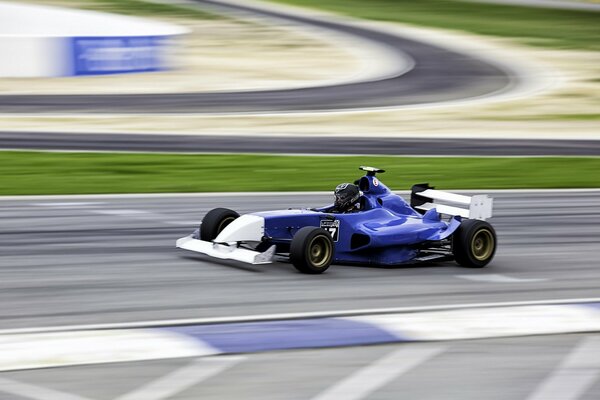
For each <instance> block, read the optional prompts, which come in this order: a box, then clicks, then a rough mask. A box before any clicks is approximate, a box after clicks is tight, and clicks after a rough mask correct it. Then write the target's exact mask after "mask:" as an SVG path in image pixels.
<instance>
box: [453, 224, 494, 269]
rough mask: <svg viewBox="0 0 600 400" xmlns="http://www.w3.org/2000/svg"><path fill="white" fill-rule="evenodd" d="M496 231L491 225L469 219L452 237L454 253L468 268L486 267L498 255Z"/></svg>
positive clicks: (456, 258) (458, 260) (459, 261)
mask: <svg viewBox="0 0 600 400" xmlns="http://www.w3.org/2000/svg"><path fill="white" fill-rule="evenodd" d="M496 243H497V240H496V231H495V230H494V228H493V227H492V225H490V224H489V223H487V222H485V221H479V220H476V219H467V220H464V221H463V222H461V224H460V226H459V227H458V229H457V230H456V232H454V234H453V235H452V253H453V254H454V259H455V260H456V262H457V263H459V264H460V265H462V266H463V267H467V268H482V267H485V266H486V265H487V264H488V263H489V262H490V261H492V258H494V254H495V253H496Z"/></svg>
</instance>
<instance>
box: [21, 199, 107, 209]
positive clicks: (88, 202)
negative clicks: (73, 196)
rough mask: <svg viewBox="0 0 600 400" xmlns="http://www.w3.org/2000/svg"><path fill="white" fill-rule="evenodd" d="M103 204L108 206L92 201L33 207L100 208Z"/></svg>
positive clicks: (37, 204) (44, 204) (34, 204)
mask: <svg viewBox="0 0 600 400" xmlns="http://www.w3.org/2000/svg"><path fill="white" fill-rule="evenodd" d="M102 204H106V202H99V201H94V202H90V201H86V202H84V201H79V202H75V201H72V202H56V203H33V204H31V205H32V206H37V207H60V208H71V207H74V208H76V207H90V206H99V205H102Z"/></svg>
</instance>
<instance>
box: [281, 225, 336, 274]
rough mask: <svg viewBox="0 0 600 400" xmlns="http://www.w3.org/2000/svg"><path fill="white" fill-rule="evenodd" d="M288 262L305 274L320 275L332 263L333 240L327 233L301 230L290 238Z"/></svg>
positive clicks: (309, 228)
mask: <svg viewBox="0 0 600 400" xmlns="http://www.w3.org/2000/svg"><path fill="white" fill-rule="evenodd" d="M290 261H291V262H292V264H293V265H294V267H296V269H297V270H298V271H300V272H302V273H305V274H321V273H323V272H325V270H327V268H329V266H330V265H331V262H332V261H333V239H332V238H331V235H330V234H329V232H327V231H325V230H323V229H321V228H317V227H313V226H305V227H304V228H301V229H300V230H299V231H298V232H297V233H296V235H294V237H293V238H292V243H291V245H290Z"/></svg>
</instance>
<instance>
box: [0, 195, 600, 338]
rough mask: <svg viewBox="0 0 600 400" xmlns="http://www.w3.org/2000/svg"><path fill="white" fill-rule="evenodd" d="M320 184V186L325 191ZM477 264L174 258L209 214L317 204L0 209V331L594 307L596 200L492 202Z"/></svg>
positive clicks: (12, 203) (272, 201)
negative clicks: (292, 315)
mask: <svg viewBox="0 0 600 400" xmlns="http://www.w3.org/2000/svg"><path fill="white" fill-rule="evenodd" d="M332 185H333V184H332ZM494 197H495V216H494V217H493V218H492V220H491V222H492V223H493V225H494V226H495V227H496V229H497V231H498V236H499V249H498V253H497V256H496V258H495V259H494V261H493V262H492V264H491V265H490V267H489V268H485V269H482V270H472V269H465V268H461V267H459V266H457V265H456V264H454V263H452V262H450V263H445V264H439V265H438V264H435V265H434V264H432V265H414V266H404V267H398V268H373V267H357V266H343V265H335V266H332V267H331V268H330V269H329V270H328V271H327V273H325V274H323V275H319V276H307V275H303V274H300V273H297V272H296V270H295V269H294V268H293V266H291V265H290V264H284V263H276V264H270V265H266V266H252V265H246V264H238V263H235V262H220V261H215V260H210V259H207V258H206V257H204V256H202V255H199V254H196V253H191V252H186V251H183V250H178V249H175V248H174V242H175V239H177V238H178V237H181V236H185V235H187V234H189V233H190V232H191V230H193V229H194V228H195V226H196V225H197V224H198V223H199V222H200V220H201V218H202V216H203V215H204V213H206V212H207V211H208V210H209V209H211V208H213V207H216V206H224V207H229V208H232V209H236V210H238V211H240V212H241V213H245V212H249V211H253V210H268V209H280V208H287V207H303V206H304V207H309V206H316V205H320V204H326V203H328V202H330V196H329V195H319V196H317V195H284V196H275V197H273V196H269V195H238V196H222V195H221V196H218V195H203V196H193V195H192V196H180V197H157V196H141V197H133V198H117V199H111V198H106V197H98V198H93V197H91V198H90V197H85V198H83V199H82V198H73V199H71V198H60V199H43V198H41V199H39V198H27V199H22V200H14V199H13V200H11V199H3V200H0V220H1V221H2V224H1V225H0V266H1V267H0V273H1V274H2V279H1V280H0V316H1V317H0V329H8V328H26V327H38V326H58V325H79V324H90V323H113V322H135V321H147V320H170V319H179V318H203V317H228V316H245V315H260V314H273V313H284V312H309V311H334V310H342V311H343V310H350V309H365V308H367V309H370V308H388V307H407V306H425V305H444V304H467V303H486V302H499V301H521V300H523V301H525V300H549V299H568V298H590V297H597V295H598V290H599V289H598V288H599V287H600V264H599V263H598V256H597V250H598V248H600V211H599V210H598V207H597V206H598V204H600V192H598V191H587V192H585V191H582V192H552V191H549V192H524V193H512V194H511V193H500V194H494Z"/></svg>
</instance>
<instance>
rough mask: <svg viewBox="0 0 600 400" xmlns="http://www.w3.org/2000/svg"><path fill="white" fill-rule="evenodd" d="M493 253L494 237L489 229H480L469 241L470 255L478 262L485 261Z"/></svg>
mask: <svg viewBox="0 0 600 400" xmlns="http://www.w3.org/2000/svg"><path fill="white" fill-rule="evenodd" d="M493 252H494V235H492V232H491V231H490V230H489V229H480V230H478V231H477V232H476V233H475V235H473V239H472V241H471V253H472V254H473V257H475V259H476V260H478V261H485V260H487V259H488V258H490V257H491V256H492V253H493Z"/></svg>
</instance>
